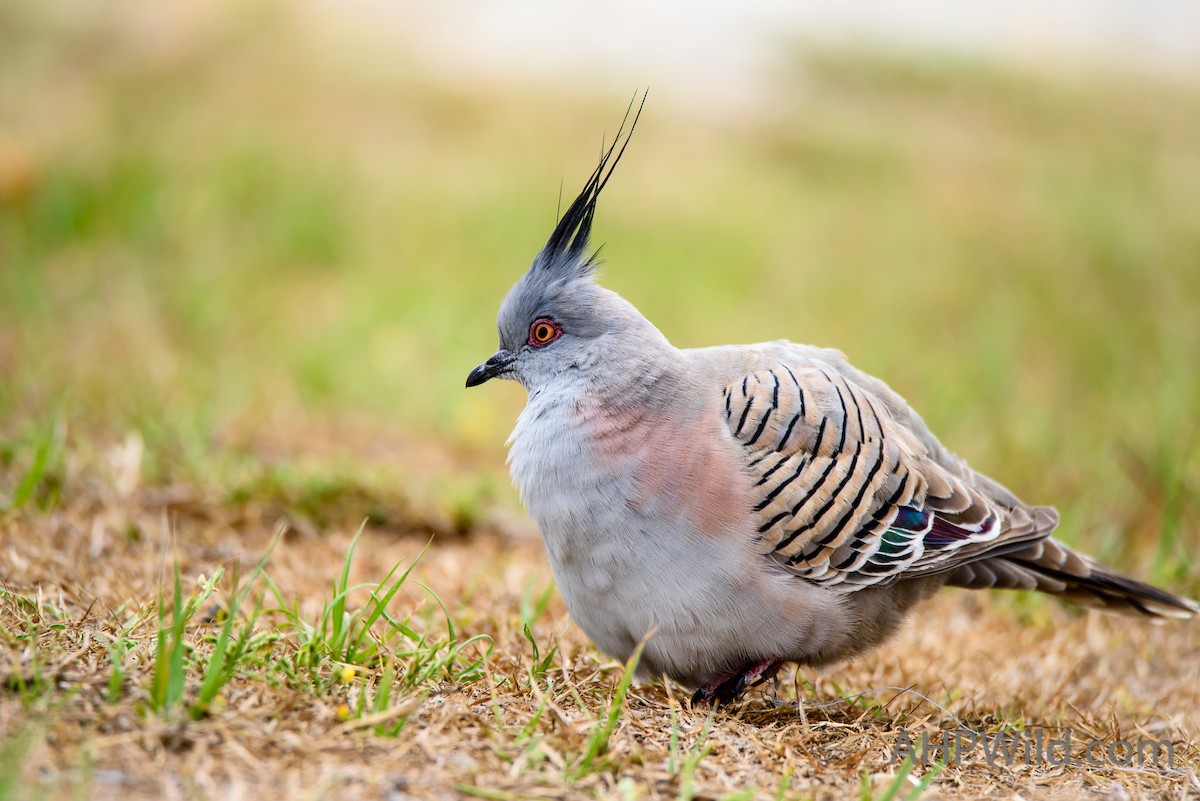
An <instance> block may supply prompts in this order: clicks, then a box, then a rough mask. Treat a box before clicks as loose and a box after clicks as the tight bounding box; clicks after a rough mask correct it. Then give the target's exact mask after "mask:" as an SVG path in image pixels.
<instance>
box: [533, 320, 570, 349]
mask: <svg viewBox="0 0 1200 801" xmlns="http://www.w3.org/2000/svg"><path fill="white" fill-rule="evenodd" d="M561 334H562V329H561V328H559V327H558V323H556V322H554V321H553V320H551V319H550V318H548V317H539V318H538V319H536V320H534V321H533V325H531V326H529V344H530V345H531V346H533V347H535V348H541V347H545V346H546V345H549V344H550V343H551V342H553V341H554V340H556V339H558V338H559V336H560V335H561Z"/></svg>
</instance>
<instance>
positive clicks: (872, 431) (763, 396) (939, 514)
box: [724, 362, 1049, 591]
mask: <svg viewBox="0 0 1200 801" xmlns="http://www.w3.org/2000/svg"><path fill="white" fill-rule="evenodd" d="M724 403H725V418H726V422H727V423H728V425H729V429H730V431H731V433H732V434H733V437H734V439H735V440H736V441H738V442H739V443H740V444H741V445H742V446H743V448H744V449H745V455H746V465H747V469H748V470H749V472H750V474H751V477H752V479H753V480H754V481H755V487H756V489H757V493H756V495H755V497H756V498H757V499H758V502H757V503H756V504H755V505H754V508H753V511H754V513H755V515H756V516H757V517H756V519H757V523H758V525H757V533H758V538H759V546H760V547H761V549H762V550H763V552H764V553H769V554H770V555H771V556H772V557H773V558H775V559H776V560H778V561H779V562H780V563H781V564H783V565H784V566H785V567H787V568H788V569H789V570H791V571H792V572H794V573H796V574H797V575H800V576H803V577H804V578H807V579H809V580H811V581H814V582H817V583H820V584H824V585H836V586H839V587H840V588H842V589H844V590H847V591H853V590H858V589H861V588H864V587H869V586H876V585H877V586H883V585H886V584H890V583H892V582H893V581H895V580H897V579H898V578H902V577H903V578H910V577H915V576H920V575H927V574H931V573H939V572H943V571H947V570H952V569H954V568H956V567H958V566H959V565H962V564H965V563H968V562H972V561H975V560H978V559H983V558H987V557H990V556H997V555H1000V554H1002V553H1004V552H1007V551H1008V550H1010V549H1011V548H1013V547H1015V546H1017V545H1018V544H1020V543H1025V542H1028V541H1030V540H1036V539H1038V538H1040V537H1045V536H1046V535H1047V534H1048V531H1049V529H1048V528H1046V527H1044V525H1042V523H1044V522H1045V521H1044V520H1043V521H1039V523H1040V524H1035V520H1034V514H1033V512H1035V511H1037V510H1030V509H1027V508H1024V507H1021V506H1017V507H1015V508H1008V507H1006V506H1004V505H1001V504H999V503H997V502H996V501H994V500H992V499H989V498H988V497H987V495H985V493H984V492H983V491H981V490H980V489H979V488H978V487H977V486H975V485H974V482H973V481H972V478H973V477H974V474H973V473H970V471H969V470H966V469H965V468H963V471H964V472H965V475H956V473H955V471H952V470H951V469H948V468H947V467H945V466H944V465H942V464H939V463H938V462H937V461H936V460H935V459H934V458H933V456H932V455H931V454H930V453H929V452H928V449H927V448H926V446H925V445H924V444H923V442H922V440H921V439H919V438H918V437H916V436H914V435H913V433H912V432H911V431H910V430H908V428H907V427H906V426H905V425H904V424H903V423H901V422H900V421H898V420H896V419H895V418H894V417H893V416H892V415H891V414H890V413H889V412H888V408H887V404H885V403H883V402H881V400H880V399H879V398H877V397H874V396H873V395H872V394H871V392H869V391H868V390H866V389H865V388H863V387H862V386H859V385H858V384H856V383H855V382H853V381H851V380H848V379H847V377H846V376H845V375H843V374H842V373H841V372H839V371H838V370H836V369H834V368H833V367H832V366H830V365H823V364H821V363H819V362H816V363H810V364H805V365H799V364H796V365H789V364H783V363H779V364H775V365H774V366H771V367H769V368H766V369H761V370H758V371H756V372H754V373H752V374H750V375H747V376H745V377H743V378H742V379H741V380H740V381H737V382H735V383H733V384H730V385H728V386H727V387H725V390H724Z"/></svg>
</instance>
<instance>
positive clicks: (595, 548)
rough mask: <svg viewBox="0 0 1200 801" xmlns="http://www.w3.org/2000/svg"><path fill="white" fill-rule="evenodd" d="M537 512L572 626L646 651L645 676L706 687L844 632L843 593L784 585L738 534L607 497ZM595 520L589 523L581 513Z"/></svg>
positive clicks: (622, 651) (620, 652) (600, 640)
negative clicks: (712, 532)
mask: <svg viewBox="0 0 1200 801" xmlns="http://www.w3.org/2000/svg"><path fill="white" fill-rule="evenodd" d="M578 501H579V503H578V504H577V505H576V507H575V508H574V510H573V511H572V513H571V514H569V515H564V516H561V517H558V516H555V515H553V514H551V515H546V514H539V513H538V512H537V511H536V510H531V511H534V516H535V518H537V519H538V522H539V525H540V526H541V528H542V533H543V536H544V538H545V541H546V550H547V553H548V555H549V558H550V564H551V567H552V568H553V570H554V576H555V580H556V581H557V583H558V586H559V590H560V592H561V593H562V596H563V599H564V601H565V602H566V604H567V609H568V610H569V611H570V613H571V617H572V618H573V619H574V620H575V622H576V623H578V624H579V627H580V628H581V629H583V631H584V633H585V634H587V636H588V637H589V638H591V639H592V641H593V642H595V644H596V645H597V647H599V648H600V649H601V650H602V651H604V652H605V653H607V654H609V655H610V656H613V657H616V658H618V659H621V660H625V659H627V658H628V657H629V656H630V655H631V654H632V653H633V652H634V650H635V649H636V648H637V645H638V643H639V642H642V641H643V639H644V640H645V647H644V650H643V653H642V657H641V660H640V663H639V673H640V674H642V675H644V676H657V675H661V674H663V673H666V674H667V675H668V676H670V677H671V678H673V679H676V680H678V681H682V682H684V683H685V684H690V685H693V686H695V685H699V684H702V683H704V682H706V681H708V680H710V679H711V678H712V677H713V676H715V675H717V674H719V673H722V672H724V671H726V670H729V669H731V668H734V667H737V666H739V665H742V664H745V663H747V662H750V661H756V660H759V659H765V658H802V656H803V653H804V652H805V651H806V650H808V649H810V648H814V647H820V646H821V644H822V643H823V641H824V639H825V635H824V633H823V632H828V631H831V630H833V626H832V625H831V624H832V617H833V616H834V615H836V614H838V613H839V612H840V610H835V609H834V607H835V606H836V603H835V599H834V597H833V594H832V593H828V592H824V591H822V590H820V589H818V588H816V587H813V586H812V585H809V584H808V583H807V582H804V581H802V580H800V579H797V578H795V577H794V576H790V575H786V574H783V573H782V572H781V571H778V570H776V569H774V566H773V565H771V564H769V563H768V561H767V559H766V557H763V556H761V555H759V554H758V553H756V552H755V551H754V549H753V548H752V547H751V546H750V543H749V535H747V537H746V541H745V542H740V541H739V539H738V538H739V536H740V535H738V534H735V533H731V534H730V535H729V537H728V538H720V539H718V538H714V537H711V536H708V535H705V534H699V533H697V532H695V531H691V530H688V528H687V526H686V524H679V522H678V521H676V523H675V524H666V525H664V524H662V523H660V522H656V521H649V520H646V519H644V518H638V517H636V516H632V517H631V516H630V515H629V514H628V513H627V512H628V510H625V513H619V512H617V511H616V510H615V508H614V506H613V505H612V504H610V503H608V502H606V499H603V498H602V496H597V497H596V498H595V502H594V503H593V502H589V500H588V499H587V498H586V497H583V498H579V499H578ZM580 512H583V514H580Z"/></svg>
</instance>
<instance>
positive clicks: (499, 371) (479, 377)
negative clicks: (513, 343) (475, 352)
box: [467, 348, 517, 387]
mask: <svg viewBox="0 0 1200 801" xmlns="http://www.w3.org/2000/svg"><path fill="white" fill-rule="evenodd" d="M516 358H517V357H516V356H514V355H513V354H512V353H510V352H509V351H506V350H504V349H503V348H501V349H500V350H498V351H496V352H495V353H493V354H492V355H491V356H490V357H488V360H487V361H486V362H484V363H483V364H481V365H479V366H478V367H476V368H475V369H474V370H472V371H471V374H470V375H469V376H467V386H468V387H477V386H479V385H480V384H482V383H483V382H484V381H487V380H489V379H492V378H495V377H496V376H498V375H504V374H505V373H507V372H508V366H509V365H510V364H512V363H513V360H514V359H516Z"/></svg>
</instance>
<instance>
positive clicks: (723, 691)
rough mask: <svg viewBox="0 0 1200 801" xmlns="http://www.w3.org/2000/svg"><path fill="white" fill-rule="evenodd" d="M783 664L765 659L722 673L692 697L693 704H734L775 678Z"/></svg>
mask: <svg viewBox="0 0 1200 801" xmlns="http://www.w3.org/2000/svg"><path fill="white" fill-rule="evenodd" d="M782 665H783V662H780V661H779V660H776V659H764V660H762V661H761V662H751V663H750V664H748V665H742V666H741V667H740V668H737V669H736V670H731V671H729V672H728V673H722V674H720V675H719V676H717V677H716V678H714V679H713V680H712V681H710V682H708V683H707V684H705V685H704V686H703V687H701V688H700V689H699V690H696V694H695V695H693V696H692V703H693V704H697V705H699V704H700V703H705V704H713V705H715V706H721V705H724V704H732V703H733V702H734V701H736V700H738V699H739V698H741V697H742V696H743V695H744V694H745V693H746V690H748V689H750V688H751V687H757V686H758V685H760V684H762V683H763V682H765V681H770V680H771V679H773V678H775V674H776V673H778V672H779V668H780V666H782Z"/></svg>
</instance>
